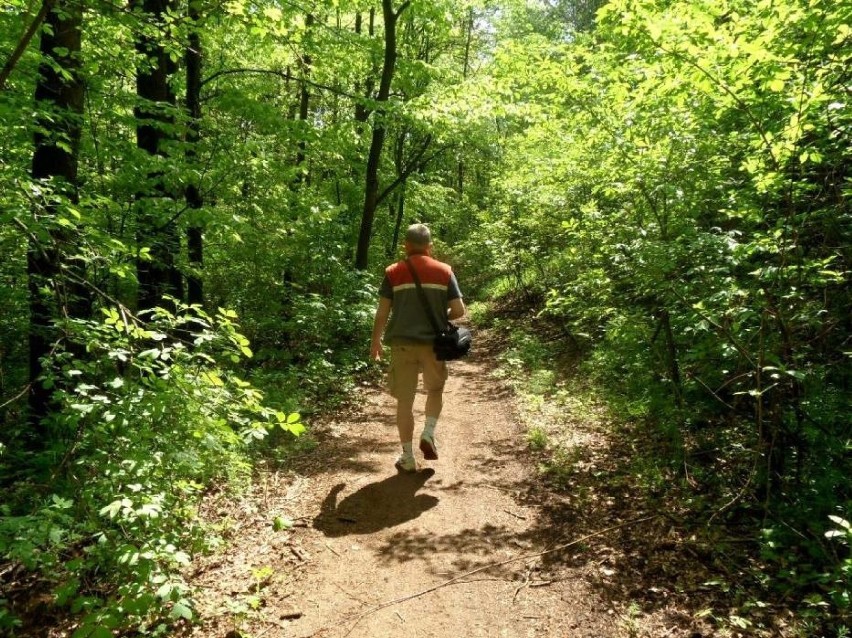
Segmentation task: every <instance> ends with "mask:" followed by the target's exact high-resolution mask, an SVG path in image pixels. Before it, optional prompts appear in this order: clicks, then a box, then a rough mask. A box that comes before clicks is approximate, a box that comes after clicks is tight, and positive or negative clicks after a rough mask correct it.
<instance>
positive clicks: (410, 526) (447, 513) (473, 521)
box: [192, 350, 625, 638]
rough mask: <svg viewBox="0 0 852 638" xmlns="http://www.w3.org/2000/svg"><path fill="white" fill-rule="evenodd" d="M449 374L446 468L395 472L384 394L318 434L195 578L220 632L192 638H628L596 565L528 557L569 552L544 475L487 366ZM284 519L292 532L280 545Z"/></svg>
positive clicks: (204, 629)
mask: <svg viewBox="0 0 852 638" xmlns="http://www.w3.org/2000/svg"><path fill="white" fill-rule="evenodd" d="M451 366H452V367H451V373H450V380H449V382H448V385H447V388H446V392H445V407H444V414H443V416H442V418H441V420H440V422H439V425H438V431H437V432H438V442H439V446H440V447H439V453H440V460H438V461H434V462H424V463H423V469H422V470H421V471H419V472H418V473H416V474H409V475H402V474H397V473H396V472H395V470H394V468H393V462H394V460H395V458H396V455H397V452H398V443H397V439H396V431H395V427H394V417H393V414H394V406H393V402H392V400H391V399H390V398H389V397H388V396H387V395H385V394H383V393H380V392H379V391H376V390H367V391H365V392H364V396H363V402H362V405H361V406H360V409H359V410H358V413H357V414H354V415H351V416H349V417H347V418H346V420H345V421H342V422H334V423H324V424H319V425H318V426H315V428H316V431H317V435H316V436H317V438H318V439H319V441H320V444H319V445H318V447H317V448H316V449H315V450H313V451H312V452H311V453H310V454H308V455H307V456H305V457H304V458H300V460H299V462H298V467H296V468H294V469H293V470H291V471H289V472H288V473H286V474H280V473H279V474H270V475H269V476H268V478H267V481H266V482H265V484H262V485H260V486H258V488H257V489H256V491H255V492H254V494H253V497H252V498H251V499H247V500H246V501H245V504H244V506H243V511H242V512H241V514H240V515H239V517H238V518H237V519H236V520H235V521H234V522H233V526H232V528H231V529H230V531H229V535H230V539H231V543H233V547H230V548H229V549H228V550H227V551H225V552H224V553H223V555H221V556H220V557H219V558H218V559H214V560H213V561H212V562H211V561H208V562H206V563H204V564H202V565H200V566H198V568H197V569H196V572H195V574H194V576H193V578H192V584H193V585H195V586H198V587H201V589H202V591H204V592H206V593H207V595H206V596H201V597H200V598H203V600H199V603H200V608H201V610H202V611H203V613H204V615H205V616H206V617H207V618H209V619H211V620H208V621H206V622H205V623H204V624H203V625H201V626H198V627H196V628H195V629H194V631H193V632H192V633H193V635H195V636H228V635H229V636H230V638H235V637H236V636H238V635H245V636H249V635H250V636H253V637H255V638H260V637H261V636H267V637H269V638H274V637H284V636H287V637H298V638H308V637H309V636H323V637H337V638H343V637H346V636H350V637H352V638H384V637H386V636H387V637H389V636H400V635H404V636H406V637H409V638H414V637H427V636H433V637H441V638H443V637H448V638H450V637H455V636H465V637H475V636H483V637H484V636H488V637H489V638H490V637H497V636H507V637H521V636H524V637H526V636H566V637H567V636H571V637H572V638H575V637H576V638H583V637H589V638H592V637H594V638H603V637H607V636H620V635H625V634H624V632H623V631H622V629H623V627H622V626H621V621H620V620H619V615H618V613H617V611H615V610H613V609H612V607H611V605H610V604H609V603H607V602H605V601H604V600H602V599H601V598H600V594H599V592H598V591H597V590H595V589H594V588H593V587H591V586H590V585H589V584H588V583H587V581H586V579H585V578H584V575H583V574H584V570H586V569H588V564H587V561H582V567H576V568H571V567H568V566H566V563H565V562H563V561H559V562H554V561H544V560H543V558H542V557H540V556H535V555H536V554H538V553H540V552H544V551H547V550H548V549H549V548H551V547H553V546H554V545H557V544H558V542H559V540H560V539H559V538H558V537H554V536H552V535H551V534H552V532H551V531H550V529H549V527H548V526H547V524H546V522H544V521H542V520H541V511H540V508H539V506H538V505H537V502H538V501H537V499H536V498H535V491H536V490H537V489H538V488H536V486H535V484H536V481H535V476H534V474H535V468H534V467H532V463H531V462H530V459H529V457H528V454H527V453H526V451H525V443H524V437H523V434H522V432H521V431H520V426H519V425H518V424H517V419H516V416H515V410H514V407H513V402H512V397H511V394H510V393H509V392H508V390H507V389H506V388H503V387H501V386H500V384H499V383H498V382H496V381H495V380H494V379H493V378H492V377H491V376H490V371H491V370H492V369H493V359H492V358H491V357H490V355H489V354H488V353H486V352H482V351H481V350H480V351H479V352H478V353H476V354H475V355H474V356H472V357H471V358H469V359H467V360H464V361H461V362H453V363H452V364H451ZM424 400H425V396H424V395H422V394H421V395H419V396H418V400H417V402H416V404H415V414H416V418H417V423H418V433H419V429H420V427H422V421H423V414H422V409H423V403H424ZM421 461H422V459H421ZM276 516H281V517H286V518H287V519H290V520H293V521H295V526H293V527H292V528H289V529H279V530H278V531H276V530H275V529H274V527H275V525H274V521H275V517H276ZM279 527H280V525H279ZM285 527H287V525H286V524H285ZM590 531H594V530H590ZM561 540H563V541H564V540H566V539H564V538H563V539H561ZM567 540H571V539H567ZM577 551H581V550H580V549H579V548H578V550H577ZM566 558H568V559H569V560H568V564H570V550H569V551H568V554H567V556H566ZM506 561H511V562H506ZM504 562H505V564H502V565H500V566H496V567H493V568H490V569H486V570H482V571H478V572H477V573H474V574H471V572H473V571H475V570H478V569H479V568H482V567H484V566H486V565H492V564H497V563H504ZM466 574H469V575H466ZM431 588H436V589H434V590H433V591H428V592H426V590H429V589H431ZM424 592H426V593H424ZM409 597H410V598H409ZM406 598H408V599H407V600H404V599H406ZM253 608H256V609H253Z"/></svg>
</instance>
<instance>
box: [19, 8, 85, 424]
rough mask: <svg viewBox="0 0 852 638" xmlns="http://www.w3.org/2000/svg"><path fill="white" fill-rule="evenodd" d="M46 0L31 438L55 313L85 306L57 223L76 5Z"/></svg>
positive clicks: (73, 170)
mask: <svg viewBox="0 0 852 638" xmlns="http://www.w3.org/2000/svg"><path fill="white" fill-rule="evenodd" d="M53 4H55V3H53V2H50V0H47V2H46V5H45V6H46V7H47V9H46V10H45V9H43V11H44V12H45V16H44V22H45V27H46V28H45V29H43V30H42V33H41V43H40V49H41V54H42V56H43V62H42V63H41V64H40V65H39V74H38V80H37V84H36V89H35V106H36V108H35V110H36V124H37V126H36V133H35V136H34V140H33V141H34V145H35V150H34V152H33V162H32V177H33V179H34V180H36V181H43V182H45V186H46V189H45V190H46V197H45V200H44V205H43V206H41V207H39V208H37V209H36V210H35V211H34V212H35V216H36V219H35V224H36V225H37V226H41V227H43V228H45V229H46V230H47V233H43V234H41V236H42V237H46V239H45V240H40V239H38V238H37V237H36V236H35V235H33V238H32V239H31V241H30V244H29V249H28V252H27V274H28V278H29V305H30V322H31V323H30V334H29V366H30V383H31V385H30V395H29V408H30V414H29V416H30V422H31V424H33V425H34V426H35V430H34V432H33V436H34V439H36V440H37V439H40V438H41V435H42V434H43V432H42V430H41V429H40V425H39V424H40V423H41V421H42V419H43V418H44V417H45V416H47V414H48V413H49V411H50V407H51V405H50V395H51V391H50V390H49V389H47V388H45V387H44V385H43V384H42V383H41V382H40V381H39V379H40V377H41V376H42V374H43V373H44V371H45V370H44V367H43V366H44V357H46V356H47V355H48V354H49V353H50V350H51V348H52V345H53V343H54V342H55V341H56V340H57V338H58V336H59V335H58V333H57V331H56V329H55V321H56V319H58V318H59V317H60V316H62V315H65V316H70V317H74V316H79V315H85V314H87V313H88V306H89V301H88V297H87V296H86V295H85V294H83V292H82V290H81V289H80V288H79V283H80V278H78V282H77V284H67V283H64V278H65V274H66V273H65V272H63V271H71V274H79V273H75V272H74V271H75V270H76V267H75V265H74V264H73V263H72V262H71V259H70V257H72V256H73V251H74V244H75V241H76V232H74V231H73V230H72V231H69V230H68V229H67V228H65V227H63V226H59V225H57V223H56V222H57V215H58V213H59V212H60V209H61V202H62V200H65V201H68V202H71V203H72V204H74V203H76V202H77V199H78V196H77V149H78V146H79V142H80V132H81V124H82V113H83V82H82V80H81V78H80V74H79V70H80V52H81V51H80V48H81V47H80V42H81V28H82V17H83V14H82V6H81V5H80V4H79V3H76V2H65V1H62V2H59V3H58V5H57V6H56V10H53V9H52V7H51V5H53Z"/></svg>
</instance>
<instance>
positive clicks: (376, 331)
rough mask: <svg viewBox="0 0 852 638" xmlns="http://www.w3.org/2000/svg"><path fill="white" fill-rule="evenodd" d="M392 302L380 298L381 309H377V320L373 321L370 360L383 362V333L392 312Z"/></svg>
mask: <svg viewBox="0 0 852 638" xmlns="http://www.w3.org/2000/svg"><path fill="white" fill-rule="evenodd" d="M391 305H392V304H391V300H390V299H388V298H386V297H380V298H379V307H378V308H376V318H375V320H374V321H373V338H372V339H371V340H370V360H371V361H381V360H382V333H383V332H384V331H385V325H386V324H387V322H388V317H389V316H390V311H391Z"/></svg>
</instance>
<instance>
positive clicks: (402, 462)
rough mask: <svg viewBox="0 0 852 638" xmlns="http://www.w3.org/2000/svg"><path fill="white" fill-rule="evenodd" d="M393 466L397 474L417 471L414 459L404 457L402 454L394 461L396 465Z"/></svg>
mask: <svg viewBox="0 0 852 638" xmlns="http://www.w3.org/2000/svg"><path fill="white" fill-rule="evenodd" d="M393 466H394V467H395V468H396V471H397V472H416V471H417V461H415V460H414V457H413V456H405V455H404V454H400V456H399V458H398V459H397V460H396V463H394V464H393Z"/></svg>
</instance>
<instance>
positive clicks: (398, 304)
mask: <svg viewBox="0 0 852 638" xmlns="http://www.w3.org/2000/svg"><path fill="white" fill-rule="evenodd" d="M408 260H409V262H410V263H411V265H412V266H414V269H415V270H416V271H417V276H418V277H419V278H420V284H421V286H422V287H423V292H424V293H425V295H426V300H427V301H428V302H429V308H430V310H431V311H432V316H433V317H435V320H436V321H437V322H438V325H439V326H443V325H445V324H446V322H447V319H446V317H447V308H448V306H449V302H450V301H451V300H453V299H460V298H461V296H462V294H461V291H460V290H459V284H458V281H456V276H455V275H454V274H453V270H452V268H450V266H449V265H447V264H445V263H443V262H440V261H438V260H437V259H432V258H431V257H429V256H427V255H411V256H410V257H409V259H408ZM379 295H381V296H382V297H385V298H386V299H390V300H391V303H392V305H391V316H390V320H389V321H388V325H387V329H386V330H385V337H384V340H385V343H394V342H396V343H400V342H401V343H405V342H406V341H408V342H412V341H413V342H424V343H428V342H431V341H432V340H434V338H435V331H434V330H433V329H432V324H431V323H429V319H427V318H426V313H425V311H424V309H423V302H422V301H420V297H419V295H418V294H417V285H416V284H415V283H414V278H413V277H412V276H411V271H410V270H409V269H408V266H407V265H406V263H405V261H398V262H397V263H395V264H391V265H390V266H388V267H387V268H386V269H385V278H384V280H383V281H382V286H381V288H379Z"/></svg>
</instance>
